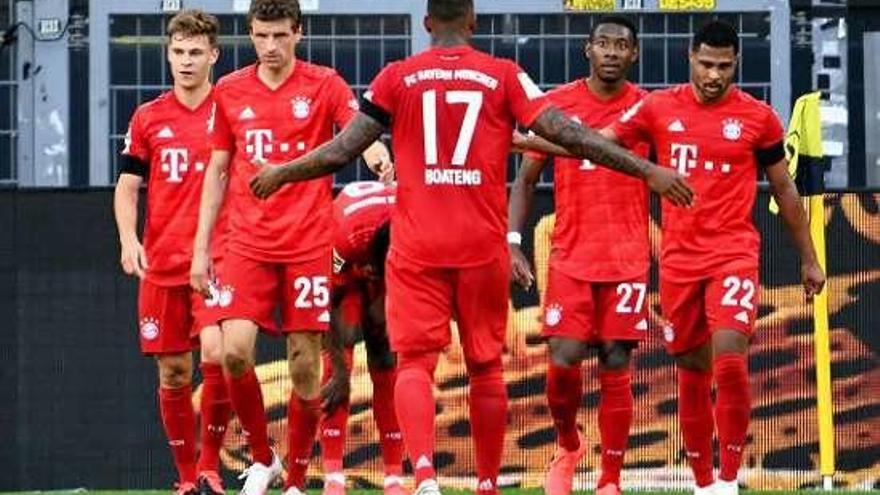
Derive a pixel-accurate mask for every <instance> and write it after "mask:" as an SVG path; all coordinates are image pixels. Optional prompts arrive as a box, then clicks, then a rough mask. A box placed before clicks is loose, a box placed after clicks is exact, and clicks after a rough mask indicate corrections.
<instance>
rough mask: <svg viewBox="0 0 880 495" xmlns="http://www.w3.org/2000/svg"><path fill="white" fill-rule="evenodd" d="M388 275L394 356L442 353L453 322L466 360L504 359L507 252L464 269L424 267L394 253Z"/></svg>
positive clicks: (389, 257)
mask: <svg viewBox="0 0 880 495" xmlns="http://www.w3.org/2000/svg"><path fill="white" fill-rule="evenodd" d="M385 273H386V278H385V283H386V285H387V291H388V295H387V298H386V303H385V304H386V308H385V310H386V315H387V319H388V335H389V337H390V340H391V348H392V349H393V350H394V351H395V352H432V351H440V350H442V349H444V348H445V347H447V346H448V345H449V344H450V342H451V333H450V332H451V330H450V321H451V320H452V319H455V320H456V322H457V323H458V331H459V337H460V340H461V345H462V349H463V351H464V356H465V358H466V359H467V360H469V361H471V362H474V363H484V362H488V361H491V360H494V359H498V358H500V357H501V352H502V350H503V347H504V339H505V333H506V330H507V313H508V298H509V294H510V292H509V291H510V261H509V257H508V254H507V250H506V248H505V250H504V251H502V252H499V255H498V257H497V258H496V259H495V260H493V261H491V262H489V263H487V264H485V265H480V266H475V267H464V268H436V267H430V266H425V265H422V264H419V263H416V262H414V261H411V260H408V259H406V258H404V257H402V256H401V255H399V254H397V253H396V252H395V251H393V250H392V251H391V252H390V253H389V254H388V260H387V262H386V270H385Z"/></svg>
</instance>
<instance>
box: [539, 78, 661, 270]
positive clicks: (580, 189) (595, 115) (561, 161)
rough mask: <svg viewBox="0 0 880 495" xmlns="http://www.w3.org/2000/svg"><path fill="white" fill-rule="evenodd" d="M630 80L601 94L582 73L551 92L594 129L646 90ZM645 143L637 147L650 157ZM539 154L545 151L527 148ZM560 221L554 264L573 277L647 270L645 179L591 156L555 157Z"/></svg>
mask: <svg viewBox="0 0 880 495" xmlns="http://www.w3.org/2000/svg"><path fill="white" fill-rule="evenodd" d="M645 94H646V93H645V91H644V90H642V89H641V88H639V87H638V86H636V85H634V84H631V83H626V86H625V87H624V88H623V91H621V93H620V94H618V95H616V96H615V97H614V98H612V99H610V100H601V99H599V97H597V96H596V94H595V93H593V92H592V91H591V90H590V87H589V86H588V85H587V83H586V81H585V80H583V79H580V80H577V81H574V82H571V83H568V84H566V85H563V86H560V87H559V88H556V89H555V90H553V91H551V92H549V93H548V94H547V96H548V97H549V98H550V101H552V102H553V103H554V104H555V105H556V106H557V107H558V108H559V109H560V110H562V111H564V112H565V113H566V114H567V115H570V116H571V117H572V119H575V120H576V121H578V122H580V123H583V124H586V125H588V126H590V127H592V128H594V129H602V128H604V127H606V126H608V125H611V124H613V123H614V122H615V121H617V119H618V118H619V117H620V115H621V114H622V113H623V112H624V111H626V110H627V109H628V108H630V107H632V106H633V105H634V104H635V103H636V102H638V101H639V100H641V99H642V98H643V97H644V96H645ZM649 151H650V147H649V146H648V145H647V143H641V144H640V145H638V146H636V147H635V148H634V152H636V153H638V154H639V155H640V156H643V157H647V156H648V152H649ZM526 155H527V156H529V157H530V158H533V159H535V160H539V161H543V160H544V159H545V158H546V157H545V156H544V155H542V154H540V153H527V154H526ZM553 175H554V178H553V180H554V182H553V186H554V193H555V197H556V227H555V228H554V230H553V243H552V250H551V252H550V264H551V265H552V266H553V267H554V268H556V269H558V270H561V271H562V272H564V273H565V274H567V275H569V276H570V277H573V278H576V279H580V280H587V281H591V282H615V281H618V280H628V279H631V278H634V277H639V276H641V275H643V274H645V273H647V272H648V263H649V262H650V258H649V252H648V251H649V243H648V191H647V188H646V186H645V183H644V182H643V181H641V180H640V179H636V178H634V177H630V176H628V175H624V174H622V173H619V172H615V171H613V170H609V169H607V168H604V167H598V166H596V164H594V163H590V161H589V160H580V159H574V158H563V157H557V158H555V167H554V170H553Z"/></svg>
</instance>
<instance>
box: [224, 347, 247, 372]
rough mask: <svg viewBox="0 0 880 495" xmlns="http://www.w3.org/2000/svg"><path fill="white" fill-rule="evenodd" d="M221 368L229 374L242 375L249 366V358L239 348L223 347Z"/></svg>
mask: <svg viewBox="0 0 880 495" xmlns="http://www.w3.org/2000/svg"><path fill="white" fill-rule="evenodd" d="M222 355H223V368H224V369H225V370H226V372H227V373H229V375H230V376H233V377H236V378H237V377H240V376H242V375H244V374H245V373H246V372H247V370H248V368H249V367H250V360H249V359H248V357H247V354H246V353H244V352H242V351H241V350H240V349H234V348H233V349H223V354H222Z"/></svg>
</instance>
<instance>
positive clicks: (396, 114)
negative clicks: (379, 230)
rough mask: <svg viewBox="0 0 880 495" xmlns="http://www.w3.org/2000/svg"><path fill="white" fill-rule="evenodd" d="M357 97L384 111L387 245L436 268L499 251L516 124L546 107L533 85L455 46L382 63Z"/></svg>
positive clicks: (480, 260) (514, 69)
mask: <svg viewBox="0 0 880 495" xmlns="http://www.w3.org/2000/svg"><path fill="white" fill-rule="evenodd" d="M365 97H366V98H367V99H368V100H369V101H370V102H371V103H372V104H373V105H375V106H378V107H379V108H381V109H383V110H384V111H386V112H387V113H388V114H389V115H390V116H391V119H392V123H391V134H392V136H393V146H394V156H395V162H396V163H397V178H398V183H399V184H398V195H397V204H398V207H397V208H395V209H394V213H393V214H392V220H391V221H392V249H394V250H395V252H397V253H399V254H400V255H402V256H404V257H406V258H409V259H411V260H413V261H416V262H418V263H420V264H423V265H428V266H438V267H463V266H476V265H480V264H484V263H487V262H489V261H491V260H492V259H493V258H495V257H497V256H498V252H499V249H503V247H504V246H505V242H506V241H505V233H506V231H507V208H506V203H507V157H508V154H509V152H510V142H511V138H512V132H513V128H514V123H515V122H516V121H519V122H520V123H522V124H523V125H525V126H527V127H528V126H529V125H531V124H532V123H533V121H534V120H535V119H536V118H537V117H538V115H540V113H541V112H542V111H544V110H545V109H546V108H547V106H548V105H549V102H548V101H547V99H546V98H545V97H544V95H543V93H542V92H541V90H540V89H538V87H537V86H535V84H534V83H533V82H532V80H531V79H529V76H528V75H526V73H525V72H523V71H522V69H520V68H519V67H518V66H517V65H516V64H515V63H514V62H511V61H509V60H502V59H497V58H494V57H492V56H490V55H487V54H485V53H482V52H479V51H477V50H475V49H474V48H471V47H469V46H458V47H448V48H439V47H436V48H432V49H429V50H427V51H425V52H422V53H420V54H418V55H415V56H412V57H410V58H408V59H406V60H402V61H400V62H395V63H393V64H390V65H388V66H387V67H386V68H385V69H384V70H383V71H382V72H381V73H379V75H378V76H377V77H376V79H375V80H374V81H373V84H372V86H371V87H370V90H369V91H368V92H367V93H366V95H365Z"/></svg>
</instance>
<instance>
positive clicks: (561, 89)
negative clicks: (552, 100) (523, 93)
mask: <svg viewBox="0 0 880 495" xmlns="http://www.w3.org/2000/svg"><path fill="white" fill-rule="evenodd" d="M583 86H584V81H583V79H575V80H574V81H569V82H567V83H564V84H560V85H559V86H556V87H555V88H553V89H551V90H550V91H548V92H547V95H548V96H568V95H572V94H575V93H578V92H580V91H582V90H583Z"/></svg>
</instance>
